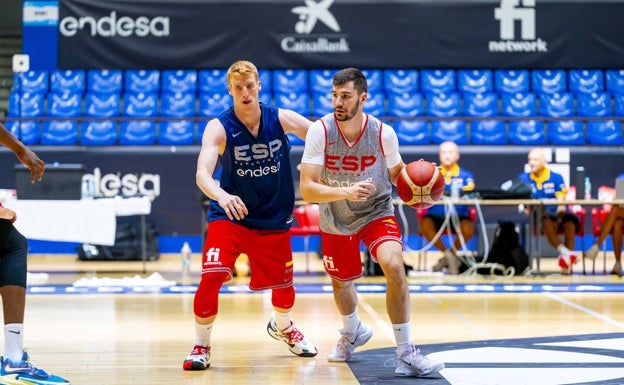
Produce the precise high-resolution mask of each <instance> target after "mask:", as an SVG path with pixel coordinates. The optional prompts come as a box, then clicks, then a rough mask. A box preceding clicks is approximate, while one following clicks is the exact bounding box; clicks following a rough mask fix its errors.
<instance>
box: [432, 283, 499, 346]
mask: <svg viewBox="0 0 624 385" xmlns="http://www.w3.org/2000/svg"><path fill="white" fill-rule="evenodd" d="M428 297H429V298H430V299H431V300H432V301H433V302H435V303H437V304H438V305H439V306H440V307H441V308H442V309H444V310H446V311H448V312H450V313H451V314H453V315H454V316H455V317H457V318H459V319H460V320H461V321H462V322H463V323H464V324H466V325H467V326H468V327H469V328H470V329H472V330H473V331H475V332H476V333H477V334H480V335H481V336H483V338H484V339H488V340H491V339H492V336H491V335H490V334H489V333H488V332H487V330H485V329H483V328H480V327H478V326H477V325H475V324H474V323H472V322H470V320H468V318H466V317H464V316H463V315H462V313H461V312H459V311H457V310H456V309H453V308H451V307H449V306H448V305H447V304H446V302H444V301H442V300H440V299H439V298H438V297H436V296H435V295H433V294H428Z"/></svg>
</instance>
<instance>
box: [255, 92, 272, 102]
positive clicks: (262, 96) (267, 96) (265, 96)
mask: <svg viewBox="0 0 624 385" xmlns="http://www.w3.org/2000/svg"><path fill="white" fill-rule="evenodd" d="M258 100H259V101H260V103H263V104H266V105H271V104H273V93H271V92H269V91H265V90H264V89H261V90H260V93H259V94H258Z"/></svg>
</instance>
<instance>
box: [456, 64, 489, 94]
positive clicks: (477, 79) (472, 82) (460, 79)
mask: <svg viewBox="0 0 624 385" xmlns="http://www.w3.org/2000/svg"><path fill="white" fill-rule="evenodd" d="M457 89H458V90H459V91H460V92H470V93H484V92H490V91H492V90H493V89H494V79H493V76H492V71H491V70H487V69H473V70H466V69H463V70H459V71H457Z"/></svg>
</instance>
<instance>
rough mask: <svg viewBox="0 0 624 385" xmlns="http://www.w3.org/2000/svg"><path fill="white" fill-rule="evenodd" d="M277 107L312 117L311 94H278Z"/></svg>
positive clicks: (275, 95) (276, 95)
mask: <svg viewBox="0 0 624 385" xmlns="http://www.w3.org/2000/svg"><path fill="white" fill-rule="evenodd" d="M273 96H274V97H275V106H276V107H279V108H286V109H289V110H293V111H295V112H298V113H300V114H301V115H303V116H308V115H310V94H309V93H307V92H290V93H281V92H276V93H275V94H274V95H273Z"/></svg>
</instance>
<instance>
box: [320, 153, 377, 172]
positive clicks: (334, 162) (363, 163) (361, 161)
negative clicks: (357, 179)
mask: <svg viewBox="0 0 624 385" xmlns="http://www.w3.org/2000/svg"><path fill="white" fill-rule="evenodd" d="M376 161H377V158H376V157H375V156H374V155H366V156H355V155H345V156H337V155H327V156H326V157H325V167H327V169H328V170H333V171H340V170H342V171H364V170H366V168H368V167H370V166H372V165H373V164H375V162H376Z"/></svg>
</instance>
